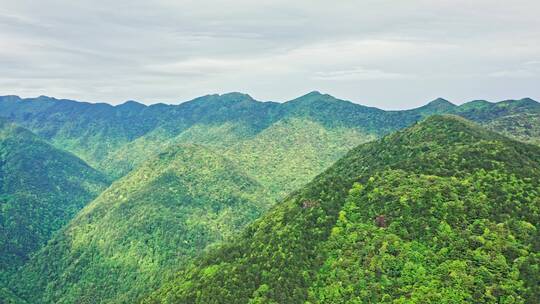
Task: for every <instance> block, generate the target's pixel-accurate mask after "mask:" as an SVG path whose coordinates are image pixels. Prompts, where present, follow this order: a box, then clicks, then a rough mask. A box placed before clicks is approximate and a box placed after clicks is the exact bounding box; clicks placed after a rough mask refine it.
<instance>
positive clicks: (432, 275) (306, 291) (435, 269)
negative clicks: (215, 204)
mask: <svg viewBox="0 0 540 304" xmlns="http://www.w3.org/2000/svg"><path fill="white" fill-rule="evenodd" d="M539 194H540V148H538V147H536V146H532V145H528V144H524V143H520V142H517V141H513V140H510V139H508V138H506V137H503V136H501V135H499V134H496V133H493V132H490V131H487V130H485V129H482V128H480V127H478V126H477V125H475V124H473V123H470V122H468V121H466V120H464V119H461V118H458V117H455V116H433V117H431V118H428V119H426V120H425V121H423V122H421V123H418V124H415V125H413V126H412V127H410V128H408V129H406V130H404V131H399V132H396V133H393V134H391V135H389V136H387V137H384V138H382V139H380V140H377V141H374V142H371V143H367V144H362V145H360V146H358V147H357V148H355V149H353V150H352V151H350V152H349V153H348V154H347V155H346V156H345V157H343V158H342V159H340V160H339V161H338V162H337V163H336V164H334V165H333V166H332V167H331V168H329V169H328V170H326V171H325V172H324V173H322V174H321V175H319V176H317V177H316V178H315V179H314V180H313V181H312V182H310V183H309V184H307V185H306V186H305V187H304V188H302V189H300V190H298V191H296V192H294V193H293V194H291V195H290V196H289V197H288V198H287V199H286V200H285V201H284V202H282V203H280V204H278V205H276V206H275V207H274V208H272V210H270V211H269V212H268V213H266V214H265V215H264V216H263V217H262V218H260V219H259V220H257V221H255V222H254V223H253V224H252V225H250V226H249V227H248V228H247V229H246V230H245V231H244V233H243V234H242V235H241V236H239V237H237V238H236V239H235V240H233V241H231V242H228V243H226V244H224V245H222V246H221V247H220V248H218V249H216V250H212V251H210V252H209V253H207V254H206V255H205V256H204V257H203V258H201V259H198V260H197V261H196V262H195V263H194V264H193V265H192V266H190V267H188V268H187V269H186V270H184V271H183V272H181V273H179V274H177V276H176V278H175V279H174V280H172V281H170V282H169V283H167V284H166V285H165V286H164V287H162V288H161V289H159V290H158V291H156V292H155V293H154V294H153V295H152V296H151V297H150V298H148V299H147V300H146V301H145V303H306V301H307V302H308V303H390V302H392V303H462V302H474V303H537V302H538V301H539V299H540V289H539V288H538V286H539V284H538V283H539V282H540V277H539V272H538V269H539V267H540V265H539V264H540V243H539V241H538V240H540V235H539V231H540V230H539V228H540V227H539V225H540V212H539V210H540V200H539V197H540V195H539Z"/></svg>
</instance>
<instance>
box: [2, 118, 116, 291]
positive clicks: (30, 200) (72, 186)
mask: <svg viewBox="0 0 540 304" xmlns="http://www.w3.org/2000/svg"><path fill="white" fill-rule="evenodd" d="M107 185H108V181H107V179H106V177H105V176H104V175H103V174H101V173H100V172H98V171H96V170H94V169H92V168H91V167H89V166H88V165H87V164H86V163H84V162H83V161H82V160H80V159H79V158H77V157H76V156H74V155H72V154H70V153H67V152H64V151H61V150H58V149H56V148H54V147H52V146H51V145H49V144H48V143H46V142H44V141H43V140H41V139H39V138H37V136H36V135H34V134H32V133H31V132H30V131H28V130H26V129H24V128H20V127H17V126H15V125H13V124H11V123H7V122H5V121H2V120H0V252H1V254H0V282H2V281H4V279H5V276H6V275H8V274H9V273H11V272H13V271H14V270H15V269H17V267H19V266H20V265H22V264H23V263H24V262H25V261H26V260H27V259H28V257H29V256H30V254H31V253H33V252H34V251H36V250H37V249H39V248H40V247H41V246H42V245H44V244H45V242H47V240H48V239H49V238H50V237H51V235H52V234H53V232H55V231H56V230H58V229H59V228H60V227H62V225H64V224H66V223H67V222H68V221H69V220H70V219H71V218H73V217H74V215H75V214H76V213H77V212H78V211H79V210H80V209H81V208H82V207H84V205H85V204H86V203H88V202H89V201H90V200H92V199H93V198H95V197H96V196H97V194H99V193H100V192H101V191H102V190H103V189H104V188H105V187H106V186H107Z"/></svg>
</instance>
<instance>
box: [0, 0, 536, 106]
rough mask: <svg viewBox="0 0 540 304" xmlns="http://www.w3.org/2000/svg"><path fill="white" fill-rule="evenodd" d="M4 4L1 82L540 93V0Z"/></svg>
mask: <svg viewBox="0 0 540 304" xmlns="http://www.w3.org/2000/svg"><path fill="white" fill-rule="evenodd" d="M0 4H1V5H0V7H1V9H0V92H1V94H20V95H23V96H34V95H40V94H46V95H55V96H58V97H65V98H74V99H83V100H96V101H107V102H111V103H120V102H122V101H123V100H127V99H136V100H140V101H142V102H147V103H152V102H158V101H165V102H171V103H177V102H179V101H183V100H188V99H190V98H193V97H196V96H199V95H203V94H207V93H214V92H225V91H244V92H247V93H250V94H251V95H253V96H255V97H258V98H260V99H264V100H278V101H279V100H287V99H291V98H294V97H296V96H298V95H300V94H302V93H304V92H306V91H311V90H320V91H325V92H328V93H331V94H333V95H336V96H338V97H340V98H346V99H351V100H354V101H359V102H363V103H367V104H370V105H374V106H380V107H386V108H407V107H413V106H417V105H419V104H422V103H424V102H425V101H426V100H431V99H433V98H434V97H438V96H445V97H447V98H450V99H452V100H457V101H466V100H468V99H476V98H491V99H506V98H512V97H516V96H532V97H533V98H537V99H540V96H539V95H538V94H540V93H539V92H538V89H537V85H536V84H537V83H539V82H540V76H539V73H538V68H537V67H538V64H537V63H538V60H539V58H538V54H540V19H539V18H537V16H536V15H537V14H536V12H537V11H539V10H540V3H539V2H537V1H533V0H520V1H517V2H515V3H513V4H512V5H511V6H509V5H507V4H506V3H503V2H496V1H491V0H478V1H465V0H455V1H450V0H442V1H427V0H412V1H407V2H396V1H390V0H377V1H372V0H368V1H353V0H344V1H340V2H339V3H337V4H336V3H329V2H327V1H322V0H321V1H319V0H309V1H308V0H298V1H292V2H291V1H284V0H273V1H270V0H261V1H247V0H232V1H231V0H227V1H225V0H198V1H195V0H183V1H172V0H149V1H143V0H132V1H127V0H116V1H104V0H94V1H90V0H80V1H68V0H46V1H38V2H36V1H30V0H18V1H8V0H0ZM389 88H391V89H389Z"/></svg>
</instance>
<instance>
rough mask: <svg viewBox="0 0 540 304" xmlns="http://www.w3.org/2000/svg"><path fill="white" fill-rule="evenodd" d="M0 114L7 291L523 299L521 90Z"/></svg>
mask: <svg viewBox="0 0 540 304" xmlns="http://www.w3.org/2000/svg"><path fill="white" fill-rule="evenodd" d="M441 115H443V116H441ZM471 121H472V122H471ZM0 127H1V128H0V181H1V182H2V184H1V185H0V186H1V188H0V190H1V191H0V206H1V209H0V210H1V211H2V213H1V214H0V215H1V216H2V218H1V221H0V224H1V225H0V228H1V230H2V236H3V239H2V243H1V245H2V247H1V253H2V260H1V261H0V263H1V264H0V266H1V268H0V274H1V277H0V300H3V301H4V302H6V303H137V302H140V301H142V302H145V303H307V302H309V303H356V302H357V303H364V302H377V303H379V302H394V303H418V302H422V303H430V302H431V303H456V302H477V303H492V302H493V303H495V302H504V303H536V302H535V301H536V300H538V299H539V292H540V291H539V289H538V283H539V282H540V270H539V269H538V267H540V266H539V264H540V263H539V261H540V256H539V251H540V249H539V248H540V243H538V239H540V235H539V234H538V228H540V227H538V220H539V214H540V213H539V210H540V200H539V195H538V194H539V193H540V189H539V185H538V180H539V179H538V178H539V177H540V176H539V175H540V173H539V168H540V163H539V161H540V158H539V155H540V154H539V152H538V151H539V148H538V147H537V145H538V144H540V104H539V103H538V102H536V101H534V100H532V99H528V98H525V99H520V100H508V101H502V102H497V103H491V102H487V101H472V102H469V103H465V104H463V105H460V106H457V105H454V104H452V103H450V102H449V101H447V100H444V99H441V98H439V99H436V100H434V101H432V102H430V103H428V104H426V105H425V106H423V107H420V108H416V109H411V110H404V111H385V110H381V109H377V108H372V107H366V106H362V105H359V104H355V103H352V102H349V101H345V100H340V99H337V98H334V97H332V96H330V95H327V94H321V93H319V92H311V93H309V94H307V95H304V96H301V97H299V98H296V99H293V100H291V101H287V102H284V103H277V102H260V101H257V100H254V99H253V98H251V97H250V96H249V95H246V94H241V93H229V94H223V95H207V96H203V97H199V98H196V99H194V100H191V101H188V102H185V103H181V104H179V105H165V104H155V105H150V106H146V105H143V104H140V103H137V102H134V101H128V102H126V103H124V104H121V105H118V106H112V105H108V104H93V103H84V102H77V101H72V100H59V99H55V98H51V97H46V96H40V97H38V98H28V99H22V98H19V97H17V96H4V97H0ZM447 276H451V277H452V276H453V277H455V278H456V279H455V280H445V279H444V278H445V277H447ZM407 278H408V279H407ZM418 278H425V279H423V280H418ZM458 278H459V279H460V280H458ZM1 302H2V301H0V303H1Z"/></svg>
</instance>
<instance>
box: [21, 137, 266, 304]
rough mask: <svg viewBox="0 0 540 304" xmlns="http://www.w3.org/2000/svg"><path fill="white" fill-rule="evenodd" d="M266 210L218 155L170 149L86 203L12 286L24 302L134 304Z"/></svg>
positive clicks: (261, 197)
mask: <svg viewBox="0 0 540 304" xmlns="http://www.w3.org/2000/svg"><path fill="white" fill-rule="evenodd" d="M271 203H272V201H271V200H270V199H269V196H268V195H267V193H266V191H265V189H264V188H263V187H261V186H260V185H259V184H258V183H257V182H256V181H255V180H253V179H252V178H251V177H249V176H248V175H246V174H245V173H243V172H242V171H241V170H240V169H239V168H238V167H237V166H235V165H234V163H232V162H231V161H229V160H228V159H226V158H225V157H223V156H220V155H218V154H216V153H214V152H213V151H212V150H210V149H208V148H205V147H202V146H198V145H174V146H171V147H169V148H168V149H166V150H165V151H164V152H160V153H159V154H158V155H156V156H155V157H152V158H151V159H149V160H148V161H146V162H144V163H143V164H142V165H141V166H139V167H138V168H137V169H135V170H133V171H132V172H131V173H129V174H128V175H126V176H125V177H123V178H121V179H119V180H118V181H116V182H114V183H113V184H112V185H111V187H110V188H108V189H107V190H105V191H104V192H103V193H102V194H101V195H100V196H99V197H98V198H96V199H95V200H94V201H93V202H91V203H90V204H89V205H87V206H86V207H85V208H84V209H83V210H82V211H81V212H79V214H78V215H77V217H76V218H75V219H74V220H73V221H71V222H70V224H69V225H68V226H67V227H65V228H64V229H63V230H61V232H60V233H58V234H57V235H56V236H55V237H54V238H53V239H52V240H51V241H50V242H49V243H48V244H47V246H45V247H44V248H43V249H42V250H40V251H39V252H38V253H37V254H36V255H35V256H34V257H33V259H32V260H31V261H30V262H29V263H28V264H27V265H26V266H24V267H23V268H22V270H21V271H19V273H18V275H17V276H16V277H15V279H14V280H13V282H14V283H13V284H12V286H13V287H14V289H15V291H16V292H17V294H18V295H19V296H20V297H22V298H24V299H26V300H27V301H28V302H29V303H136V301H137V299H139V297H141V296H143V295H146V294H147V293H148V292H149V291H151V290H154V289H156V288H157V287H158V286H160V285H161V283H162V281H163V280H164V279H166V278H169V277H170V275H171V274H173V273H175V272H176V271H177V269H178V268H179V267H181V266H182V265H183V264H185V263H186V262H188V261H189V260H190V259H191V258H192V257H194V256H195V255H197V254H199V253H201V252H202V251H203V250H204V249H205V248H206V247H207V246H209V245H211V244H213V243H216V242H220V241H222V240H224V239H226V238H229V237H230V236H231V235H233V234H234V233H235V232H237V231H239V230H240V229H241V228H243V227H244V226H245V225H246V224H247V223H249V222H251V221H253V220H254V219H256V218H258V217H259V216H260V214H261V213H262V212H263V211H265V210H266V209H267V208H269V207H270V205H271Z"/></svg>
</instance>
